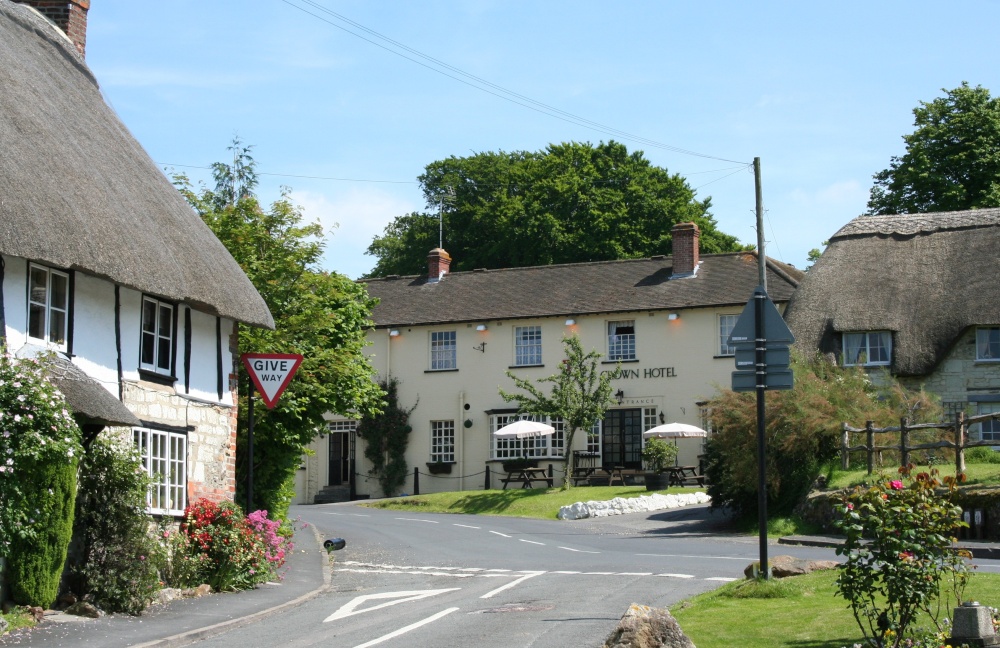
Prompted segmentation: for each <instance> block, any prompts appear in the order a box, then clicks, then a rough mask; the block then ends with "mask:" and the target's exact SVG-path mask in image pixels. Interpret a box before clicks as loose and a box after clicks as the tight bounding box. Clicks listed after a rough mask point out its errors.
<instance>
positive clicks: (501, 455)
mask: <svg viewBox="0 0 1000 648" xmlns="http://www.w3.org/2000/svg"><path fill="white" fill-rule="evenodd" d="M518 419H526V420H529V421H541V420H543V419H542V418H540V417H537V416H530V415H527V414H517V413H512V414H492V415H490V439H491V442H492V458H493V459H513V458H516V457H555V456H559V457H561V456H562V453H563V452H564V451H565V434H564V432H565V431H564V429H563V422H562V420H561V419H556V420H554V421H550V422H549V424H550V425H552V427H554V428H555V429H556V431H555V433H554V434H552V435H550V436H538V437H527V438H524V439H510V438H507V439H502V438H501V439H498V438H497V436H496V434H494V432H496V431H497V430H499V429H500V428H502V427H503V426H505V425H508V424H510V423H513V422H514V421H516V420H518ZM550 448H551V451H550ZM557 450H558V452H556V451H557Z"/></svg>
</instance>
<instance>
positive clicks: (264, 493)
mask: <svg viewBox="0 0 1000 648" xmlns="http://www.w3.org/2000/svg"><path fill="white" fill-rule="evenodd" d="M250 148H251V147H248V146H243V145H242V143H241V142H240V141H239V139H236V140H235V141H234V142H233V145H232V146H231V147H230V148H229V150H230V151H232V152H233V154H234V162H233V164H232V165H231V166H230V165H228V164H222V163H218V164H216V165H214V166H213V169H214V172H213V174H214V177H215V180H216V187H215V189H214V190H209V189H206V188H204V187H202V188H200V190H198V191H195V190H194V189H193V188H192V187H191V184H190V182H189V181H188V180H187V178H186V177H184V176H182V175H178V176H175V178H174V181H175V184H177V185H178V188H179V189H180V190H181V193H183V194H184V196H185V197H186V198H187V200H188V202H190V203H191V205H192V206H193V207H194V209H195V210H196V211H197V212H198V213H199V214H200V215H201V217H202V219H204V221H205V222H206V223H207V224H208V226H209V227H211V228H212V231H214V232H215V234H216V236H218V237H219V239H220V240H221V241H222V242H223V244H224V245H225V246H226V247H227V248H228V249H229V251H230V253H231V254H232V255H233V257H234V258H235V259H236V261H237V263H239V264H240V266H241V267H242V268H243V271H244V272H246V274H247V276H248V277H249V278H250V281H252V282H253V284H254V286H255V287H256V288H257V290H258V292H260V294H261V295H262V296H263V298H264V301H265V302H267V306H268V308H269V309H270V310H271V315H272V316H273V317H274V322H275V330H273V331H268V330H264V329H260V328H254V327H248V326H240V331H239V350H240V353H252V352H256V353H279V352H283V353H287V352H294V353H301V354H302V355H303V356H304V360H303V362H302V365H301V366H300V367H299V371H298V373H297V374H296V375H295V379H294V380H292V382H291V383H290V384H289V386H288V388H287V389H286V390H285V392H284V394H283V395H282V397H281V400H280V401H279V402H278V405H277V406H276V407H275V408H274V409H272V410H265V409H264V408H257V409H256V410H255V412H254V414H255V416H254V418H255V423H254V465H253V471H254V472H253V474H254V504H255V505H257V506H259V507H260V508H265V509H267V510H268V511H271V514H272V515H275V516H277V517H284V515H285V511H287V508H288V503H289V498H288V495H287V490H285V489H283V484H284V483H286V482H287V481H288V480H289V479H292V478H293V477H294V472H295V469H296V468H297V466H298V462H299V459H300V457H301V454H302V451H303V448H304V446H305V445H306V444H308V443H309V442H310V441H311V440H312V439H313V438H314V437H315V436H316V435H317V434H318V433H320V431H321V430H322V429H323V425H324V420H323V415H324V414H325V413H327V412H332V413H337V414H348V413H351V412H358V413H361V414H366V413H373V412H376V411H378V410H379V408H380V407H381V403H382V395H383V394H382V391H381V390H380V389H379V387H378V385H377V384H376V382H375V375H376V374H375V370H374V369H373V368H372V366H371V364H370V363H369V361H368V359H367V357H366V356H365V354H364V347H365V346H366V344H367V342H366V339H365V330H366V329H368V328H369V327H371V310H372V308H373V307H374V305H375V300H374V299H371V298H370V297H368V294H367V291H366V290H365V288H364V286H362V285H361V284H358V283H356V282H354V281H351V280H350V279H348V278H347V277H345V276H343V275H340V274H336V273H330V272H324V271H322V270H320V269H319V265H318V263H319V258H320V256H321V255H322V253H323V247H324V243H323V239H322V229H321V228H320V226H319V224H318V223H304V222H303V215H302V212H301V209H300V208H299V207H297V206H296V205H293V204H292V202H291V200H290V199H289V190H288V189H287V188H285V189H283V190H282V192H281V196H280V198H279V199H278V200H276V201H275V202H274V203H272V205H271V207H270V208H269V209H265V208H264V207H263V206H262V205H261V203H260V202H259V201H258V199H257V197H256V196H255V195H254V193H253V189H254V187H256V184H257V176H256V170H255V169H256V165H255V162H254V160H253V158H252V157H251V156H250ZM234 198H235V202H233V199H234ZM246 381H247V378H246V377H245V376H244V377H243V381H242V386H241V391H242V393H246V391H245V390H246V388H247V382H246ZM245 400H246V399H241V400H240V410H239V424H238V435H237V446H236V460H237V461H236V476H237V499H238V500H241V501H245V498H246V494H245V492H244V490H245V484H246V474H247V468H248V462H247V459H248V457H247V451H246V441H247V434H246V431H247V425H246V424H247V417H246V402H245Z"/></svg>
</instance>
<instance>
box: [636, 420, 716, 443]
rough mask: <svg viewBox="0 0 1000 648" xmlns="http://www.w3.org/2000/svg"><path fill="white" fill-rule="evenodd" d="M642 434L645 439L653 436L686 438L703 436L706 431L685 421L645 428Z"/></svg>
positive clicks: (706, 434) (659, 437)
mask: <svg viewBox="0 0 1000 648" xmlns="http://www.w3.org/2000/svg"><path fill="white" fill-rule="evenodd" d="M642 436H643V438H646V439H650V438H653V437H656V438H658V439H686V438H689V437H705V436H708V432H706V431H705V430H702V429H701V428H700V427H698V426H696V425H688V424H687V423H665V424H663V425H657V426H656V427H654V428H650V429H648V430H646V431H645V432H643V433H642Z"/></svg>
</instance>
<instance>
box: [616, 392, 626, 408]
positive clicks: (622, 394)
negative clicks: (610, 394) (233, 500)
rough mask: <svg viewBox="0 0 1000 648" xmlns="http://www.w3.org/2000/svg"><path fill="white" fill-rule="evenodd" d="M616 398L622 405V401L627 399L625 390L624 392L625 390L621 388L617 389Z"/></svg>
mask: <svg viewBox="0 0 1000 648" xmlns="http://www.w3.org/2000/svg"><path fill="white" fill-rule="evenodd" d="M615 400H617V401H618V404H619V405H621V404H622V401H624V400H625V392H623V391H622V390H620V389H619V390H618V391H616V392H615Z"/></svg>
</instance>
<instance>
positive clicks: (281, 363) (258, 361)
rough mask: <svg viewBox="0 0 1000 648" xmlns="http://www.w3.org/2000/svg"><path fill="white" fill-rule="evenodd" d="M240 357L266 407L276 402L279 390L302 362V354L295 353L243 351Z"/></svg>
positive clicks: (286, 384)
mask: <svg viewBox="0 0 1000 648" xmlns="http://www.w3.org/2000/svg"><path fill="white" fill-rule="evenodd" d="M240 357H241V359H242V360H243V366H244V367H246V369H247V373H249V374H250V379H251V380H253V384H254V386H255V387H256V388H257V391H258V392H260V397H261V399H262V400H263V401H264V405H266V406H267V408H268V409H274V406H275V405H277V404H278V398H280V397H281V392H283V391H285V387H288V383H290V382H291V381H292V376H294V375H295V372H296V371H298V370H299V365H300V364H302V356H301V355H299V354H297V353H244V354H243V355H242V356H240Z"/></svg>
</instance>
